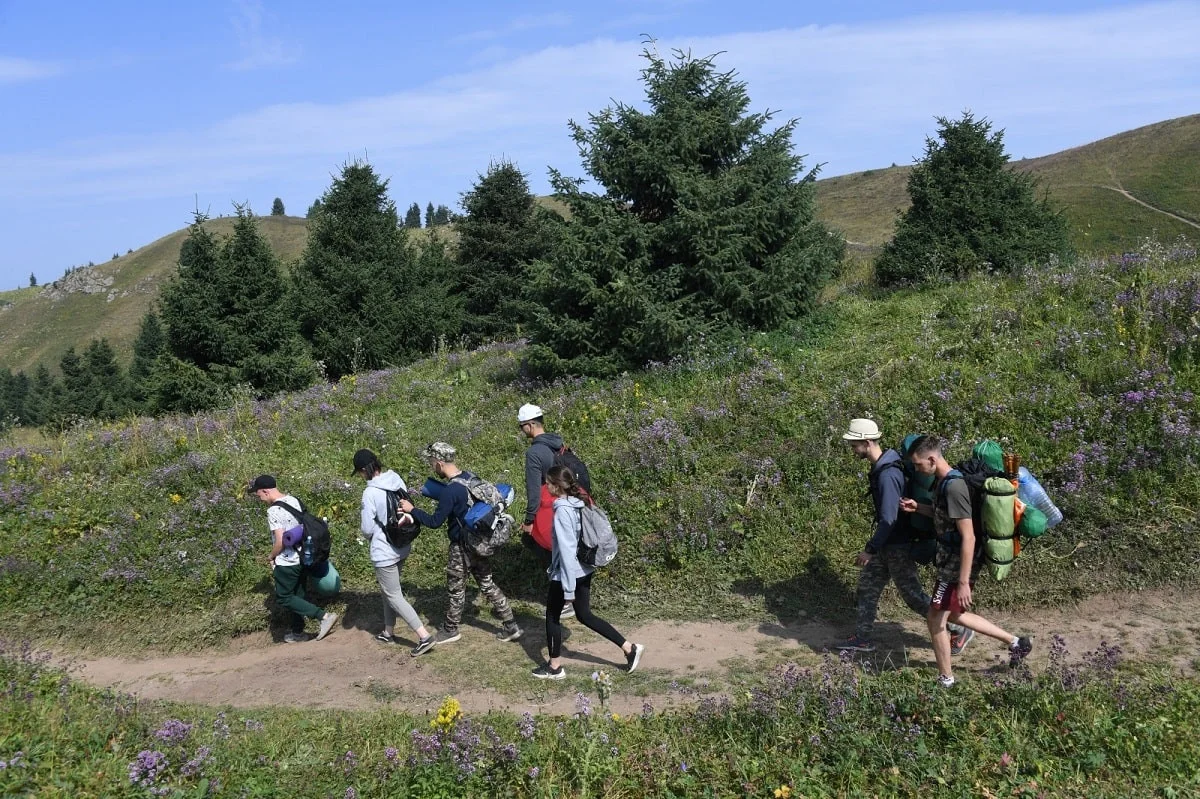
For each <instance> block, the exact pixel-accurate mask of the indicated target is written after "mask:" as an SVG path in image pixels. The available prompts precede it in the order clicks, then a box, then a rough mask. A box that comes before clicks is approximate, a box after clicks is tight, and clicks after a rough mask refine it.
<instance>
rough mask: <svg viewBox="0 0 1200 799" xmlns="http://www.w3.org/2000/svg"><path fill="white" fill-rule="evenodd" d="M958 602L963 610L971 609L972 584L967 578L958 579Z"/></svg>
mask: <svg viewBox="0 0 1200 799" xmlns="http://www.w3.org/2000/svg"><path fill="white" fill-rule="evenodd" d="M957 593H958V604H959V605H960V606H962V609H963V610H970V609H971V600H972V597H971V584H970V583H969V582H967V581H966V580H959V581H958V591H957Z"/></svg>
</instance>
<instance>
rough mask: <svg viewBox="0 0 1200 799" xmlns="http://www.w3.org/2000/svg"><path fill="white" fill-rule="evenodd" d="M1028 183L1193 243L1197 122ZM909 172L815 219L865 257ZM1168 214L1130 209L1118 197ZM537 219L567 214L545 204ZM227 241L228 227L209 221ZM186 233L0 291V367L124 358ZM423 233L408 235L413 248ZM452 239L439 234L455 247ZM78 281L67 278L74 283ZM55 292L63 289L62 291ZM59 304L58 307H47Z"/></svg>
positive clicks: (1124, 234)
mask: <svg viewBox="0 0 1200 799" xmlns="http://www.w3.org/2000/svg"><path fill="white" fill-rule="evenodd" d="M1013 166H1014V168H1016V169H1023V170H1028V171H1030V172H1032V173H1034V174H1035V175H1037V176H1038V177H1039V178H1040V179H1041V180H1042V182H1043V184H1044V185H1045V186H1046V187H1047V188H1048V189H1049V191H1050V193H1051V196H1052V198H1053V200H1054V201H1055V202H1056V203H1059V204H1061V205H1062V206H1063V207H1064V208H1065V209H1066V213H1067V216H1068V218H1069V219H1070V221H1071V225H1072V230H1073V235H1074V241H1075V244H1076V246H1077V247H1079V248H1080V250H1082V251H1084V252H1119V251H1122V250H1129V249H1133V248H1135V247H1136V246H1137V243H1138V240H1139V238H1140V237H1142V236H1146V235H1149V234H1151V233H1153V232H1155V231H1157V234H1158V236H1159V238H1160V239H1162V240H1170V239H1173V238H1175V237H1176V236H1179V235H1181V234H1183V235H1188V236H1189V237H1190V238H1191V239H1193V240H1195V239H1196V238H1200V229H1198V228H1196V227H1193V226H1191V225H1189V224H1187V222H1188V221H1190V222H1193V223H1196V224H1197V225H1200V115H1196V116H1190V117H1182V118H1180V119H1174V120H1169V121H1167V122H1161V123H1158V124H1155V125H1148V126H1146V127H1144V128H1138V129H1137V130H1133V131H1129V132H1127V133H1122V134H1119V135H1117V136H1112V137H1110V138H1107V139H1103V140H1101V141H1098V142H1094V143H1092V144H1088V145H1085V146H1082V147H1076V148H1073V149H1070V150H1065V151H1063V152H1061V153H1055V154H1053V155H1047V156H1044V157H1041V158H1033V159H1026V160H1023V161H1018V162H1015V163H1014V165H1013ZM910 169H911V167H907V166H900V167H890V168H885V169H876V170H868V171H866V172H858V173H854V174H851V175H842V176H839V177H832V178H826V179H823V180H820V181H818V182H817V212H818V215H819V216H820V218H821V219H822V220H823V221H825V222H826V223H827V224H829V225H830V226H832V227H834V228H836V229H838V230H841V231H842V232H843V233H844V234H845V236H846V238H847V239H849V240H850V242H852V248H854V245H860V246H859V247H858V248H859V249H867V250H869V249H871V248H874V247H878V246H879V245H881V244H883V243H884V242H886V241H887V240H888V239H889V238H890V237H891V234H892V230H893V226H894V222H895V218H896V214H897V213H898V212H899V211H901V210H903V209H904V208H906V207H907V205H908V195H907V193H906V191H905V186H906V181H907V179H908V173H909V170H910ZM1120 190H1123V191H1125V192H1128V194H1129V195H1131V196H1132V197H1133V198H1136V199H1137V200H1141V201H1142V202H1144V203H1147V204H1148V205H1151V206H1154V207H1155V208H1159V209H1162V211H1166V212H1168V213H1172V214H1175V215H1176V216H1179V217H1182V218H1183V219H1184V220H1186V221H1179V220H1176V219H1172V218H1171V217H1170V216H1167V215H1166V214H1164V213H1162V212H1160V211H1155V210H1152V209H1150V208H1146V207H1144V206H1142V205H1139V204H1138V203H1137V202H1135V201H1134V200H1132V199H1129V198H1128V197H1126V196H1125V195H1123V194H1121V193H1120ZM539 201H540V202H541V203H542V204H543V205H544V206H545V207H547V208H550V209H551V210H555V211H558V212H560V213H562V212H563V211H564V210H565V209H564V208H563V207H562V205H561V204H560V203H557V202H556V201H555V200H554V199H553V198H539ZM259 221H260V224H261V226H262V230H263V233H264V234H265V235H266V236H267V238H268V239H269V240H270V242H271V245H272V247H273V248H274V249H275V252H276V254H277V255H278V256H279V257H280V260H281V261H282V262H284V264H287V263H288V262H289V261H291V260H293V259H295V258H296V257H297V256H298V255H299V254H300V252H301V251H302V250H303V248H304V242H305V235H306V221H305V220H304V219H300V218H296V217H273V216H266V217H260V218H259ZM209 224H210V225H211V226H212V227H213V229H214V230H215V231H217V232H218V233H227V232H228V231H229V230H230V229H231V227H232V219H214V220H211V221H210V222H209ZM186 235H187V232H186V229H185V230H180V231H176V232H175V233H172V234H170V235H168V236H164V237H163V238H161V239H159V240H158V241H156V242H154V243H152V244H149V245H147V246H145V247H142V248H141V249H139V250H136V251H135V252H133V253H131V254H129V255H125V256H122V257H120V258H117V259H115V260H113V261H109V262H106V263H103V264H99V265H98V266H96V267H94V268H93V269H92V270H91V273H92V277H93V278H94V280H92V285H91V288H92V289H93V290H95V293H85V292H84V291H79V290H76V291H72V292H70V293H67V294H65V295H63V296H57V295H56V294H55V292H54V290H53V289H52V288H48V287H38V288H32V289H28V288H27V289H19V290H16V291H9V292H0V366H6V367H8V368H10V369H12V370H13V371H17V370H25V371H26V372H31V371H32V370H33V369H34V368H35V367H36V366H37V364H38V363H46V364H48V365H50V366H51V367H52V368H57V364H58V360H59V359H60V358H61V356H62V354H63V352H65V351H66V349H67V348H68V347H69V346H72V345H74V346H76V347H77V348H78V347H81V346H84V345H86V344H87V342H88V341H89V340H90V339H92V338H96V337H100V336H103V337H106V338H107V339H108V340H109V343H111V344H112V345H113V347H114V348H115V349H116V350H117V353H118V356H119V357H122V358H127V357H129V355H130V347H131V345H132V342H133V339H134V337H135V336H136V335H137V325H138V322H139V321H140V320H141V318H142V316H143V315H144V314H145V312H146V310H147V309H148V308H149V307H150V305H151V303H152V302H153V300H154V298H155V297H156V296H157V294H158V290H159V288H160V286H161V285H162V283H163V281H164V280H165V279H166V278H167V277H168V276H169V275H170V274H172V273H173V271H174V268H175V264H176V261H177V259H178V256H179V246H180V244H181V243H182V242H183V239H184V237H185V236H186ZM424 235H425V231H424V229H422V230H420V231H416V232H415V236H414V239H415V240H416V241H420V240H421V239H422V237H423V236H424ZM453 235H454V234H453V231H452V230H451V231H450V232H449V236H450V241H452V242H453V240H454V239H453ZM80 277H81V276H76V283H77V282H78V280H79V278H80ZM60 282H61V281H60ZM56 297H57V298H56Z"/></svg>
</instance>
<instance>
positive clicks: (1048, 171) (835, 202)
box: [817, 114, 1200, 252]
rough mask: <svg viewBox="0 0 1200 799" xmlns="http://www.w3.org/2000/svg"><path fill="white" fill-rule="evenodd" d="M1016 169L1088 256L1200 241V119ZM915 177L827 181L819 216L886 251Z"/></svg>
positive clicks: (898, 173)
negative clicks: (1150, 239)
mask: <svg viewBox="0 0 1200 799" xmlns="http://www.w3.org/2000/svg"><path fill="white" fill-rule="evenodd" d="M1013 168H1015V169H1020V170H1022V171H1026V172H1029V173H1031V174H1033V175H1034V176H1036V177H1037V178H1038V180H1039V181H1040V182H1041V185H1042V186H1043V187H1044V188H1045V189H1046V190H1048V191H1049V193H1050V197H1051V201H1052V202H1054V203H1055V204H1056V205H1058V206H1060V207H1062V208H1063V209H1064V210H1065V212H1066V215H1067V218H1068V220H1069V221H1070V223H1071V232H1072V241H1073V243H1074V244H1075V246H1076V247H1077V248H1079V249H1080V250H1081V251H1085V252H1119V251H1122V250H1131V249H1135V248H1136V246H1137V243H1138V240H1139V239H1140V238H1141V237H1143V236H1148V235H1150V234H1151V233H1157V235H1158V236H1159V238H1161V239H1168V240H1169V239H1174V238H1176V237H1177V236H1180V235H1185V236H1187V237H1189V238H1190V239H1192V240H1196V239H1198V238H1200V114H1196V115H1193V116H1187V117H1180V118H1178V119H1171V120H1167V121H1166V122H1158V123H1155V124H1153V125H1147V126H1145V127H1142V128H1137V129H1136V130H1131V131H1127V132H1125V133H1119V134H1117V135H1116V136H1110V137H1108V138H1106V139H1101V140H1100V141H1097V142H1092V143H1091V144H1086V145H1083V146H1082V147H1073V148H1071V149H1069V150H1064V151H1062V152H1059V153H1054V154H1052V155H1046V156H1042V157H1040V158H1027V159H1023V160H1021V161H1015V162H1013ZM911 169H912V167H911V166H894V167H889V168H886V169H873V170H867V171H865V172H856V173H853V174H849V175H841V176H838V177H831V178H825V179H824V180H819V181H817V213H818V215H819V216H820V218H821V219H822V220H823V221H824V222H825V223H826V224H829V225H831V226H832V227H834V228H837V229H838V230H841V231H842V232H843V233H844V234H845V236H846V238H847V239H849V240H850V241H851V242H857V243H859V244H863V245H869V246H872V247H878V246H880V245H882V244H883V243H885V242H886V241H888V240H889V239H890V238H891V236H892V231H893V229H894V226H895V221H896V216H897V214H898V213H900V212H901V211H903V210H904V209H906V208H907V207H908V193H907V191H906V184H907V181H908V174H909V172H910V171H911ZM1139 201H1140V202H1139ZM1142 203H1144V204H1142ZM1147 206H1149V207H1147ZM1156 209H1157V210H1156ZM1175 217H1178V218H1175Z"/></svg>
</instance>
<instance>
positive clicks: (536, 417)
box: [517, 403, 575, 619]
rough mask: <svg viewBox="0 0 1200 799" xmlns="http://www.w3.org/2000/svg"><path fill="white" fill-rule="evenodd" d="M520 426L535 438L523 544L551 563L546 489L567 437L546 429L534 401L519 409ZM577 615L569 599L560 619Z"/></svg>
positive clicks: (528, 463)
mask: <svg viewBox="0 0 1200 799" xmlns="http://www.w3.org/2000/svg"><path fill="white" fill-rule="evenodd" d="M517 427H518V428H520V430H521V432H522V433H523V434H524V435H525V437H526V438H528V439H530V440H531V443H530V445H529V447H528V448H527V449H526V450H525V521H524V523H523V524H522V525H521V543H522V544H524V545H525V548H526V549H528V550H529V551H531V552H533V553H534V554H535V555H536V556H537V558H538V560H539V562H541V564H542V565H543V566H549V565H550V548H551V539H552V538H553V537H554V529H553V528H554V509H553V504H554V497H552V496H551V495H550V493H549V491H547V489H546V473H547V472H549V471H550V468H551V467H552V466H554V459H555V456H556V455H557V454H558V452H559V450H561V449H562V448H563V437H562V436H560V435H559V434H558V433H547V432H546V427H545V413H544V412H543V411H542V409H541V408H539V407H538V406H537V405H534V404H532V403H525V404H524V405H522V406H521V407H520V409H518V410H517ZM574 615H575V608H574V607H573V605H572V604H571V603H570V602H567V603H566V605H565V606H564V607H563V610H562V613H561V614H560V618H563V619H569V618H571V617H572V616H574Z"/></svg>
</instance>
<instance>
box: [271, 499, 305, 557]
mask: <svg viewBox="0 0 1200 799" xmlns="http://www.w3.org/2000/svg"><path fill="white" fill-rule="evenodd" d="M279 501H280V502H286V503H287V504H289V505H291V506H292V507H293V508H295V509H296V510H300V500H298V499H296V498H295V497H293V496H292V495H291V494H285V495H283V496H282V497H280V498H279ZM299 525H300V520H299V519H297V518H296V517H295V516H293V515H292V514H290V513H288V512H287V511H286V510H284V509H283V508H267V526H268V527H270V528H271V546H272V547H274V546H275V531H276V530H290V529H292V528H293V527H298V526H299ZM275 565H276V566H299V565H300V553H299V552H297V551H296V550H295V548H294V547H289V546H284V548H283V551H282V552H280V553H279V554H278V555H276V556H275Z"/></svg>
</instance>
